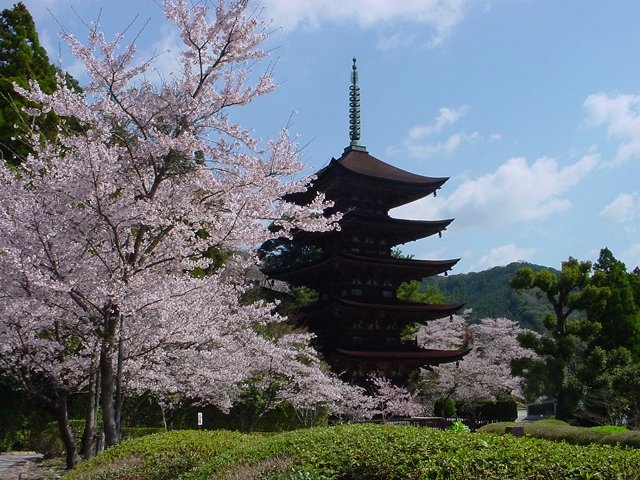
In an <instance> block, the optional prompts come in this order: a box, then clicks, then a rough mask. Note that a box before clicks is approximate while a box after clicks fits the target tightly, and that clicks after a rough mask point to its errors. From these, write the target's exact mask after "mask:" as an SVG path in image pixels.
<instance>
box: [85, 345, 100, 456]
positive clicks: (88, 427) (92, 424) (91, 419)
mask: <svg viewBox="0 0 640 480" xmlns="http://www.w3.org/2000/svg"><path fill="white" fill-rule="evenodd" d="M98 358H99V353H97V354H95V355H94V357H93V358H92V360H91V370H90V374H89V393H88V395H89V404H88V405H87V411H86V415H85V422H84V432H83V434H82V458H84V459H85V460H87V459H89V458H91V457H92V456H93V455H95V454H96V453H98V452H97V449H96V424H97V420H98V401H99V395H100V389H99V388H98V382H99V381H100V380H99V378H100V374H99V370H98Z"/></svg>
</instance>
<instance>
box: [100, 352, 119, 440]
mask: <svg viewBox="0 0 640 480" xmlns="http://www.w3.org/2000/svg"><path fill="white" fill-rule="evenodd" d="M111 352H112V348H111V345H110V344H109V341H108V340H106V341H105V342H104V344H103V345H102V349H101V351H100V406H101V407H102V423H103V427H104V439H105V444H106V446H107V447H111V446H113V445H116V444H117V443H118V442H119V441H120V435H119V434H118V427H117V425H116V406H115V400H114V394H115V381H114V380H115V379H114V371H113V359H112V355H111Z"/></svg>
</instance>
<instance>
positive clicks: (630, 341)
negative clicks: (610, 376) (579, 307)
mask: <svg viewBox="0 0 640 480" xmlns="http://www.w3.org/2000/svg"><path fill="white" fill-rule="evenodd" d="M593 269H594V273H593V279H592V284H593V285H596V286H598V287H602V288H606V289H608V295H607V298H606V300H605V301H604V303H603V304H602V305H599V306H597V307H598V308H592V309H590V310H589V311H588V315H589V318H590V319H591V320H592V321H594V322H598V323H599V324H600V325H601V326H602V328H601V330H600V332H599V334H598V335H597V336H596V338H595V339H594V340H593V342H592V343H593V346H594V347H595V346H600V347H602V348H603V349H604V350H614V349H616V348H618V347H624V348H626V349H627V350H629V352H631V355H632V357H633V359H634V360H640V305H639V304H638V303H637V301H638V299H639V297H640V288H639V287H640V283H639V282H637V281H636V279H634V274H632V273H628V272H627V270H626V267H625V265H624V263H622V262H621V261H619V260H616V258H615V257H614V256H613V254H612V253H611V251H610V250H609V249H608V248H603V249H602V250H601V251H600V257H599V258H598V261H597V262H596V263H595V264H594V266H593Z"/></svg>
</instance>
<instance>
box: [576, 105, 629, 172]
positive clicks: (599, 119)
mask: <svg viewBox="0 0 640 480" xmlns="http://www.w3.org/2000/svg"><path fill="white" fill-rule="evenodd" d="M584 107H585V108H586V110H587V113H588V115H589V117H588V120H587V121H588V123H590V124H591V125H594V126H606V128H607V134H608V135H609V136H610V137H612V138H614V139H617V140H620V141H621V142H622V143H621V144H620V145H619V147H618V151H617V153H616V155H615V157H614V158H613V160H612V162H611V163H612V164H619V163H623V162H626V161H628V160H630V159H633V158H639V157H640V95H624V94H619V95H615V96H612V97H610V96H608V95H606V94H604V93H598V94H595V95H590V96H589V97H588V98H587V99H586V100H585V102H584Z"/></svg>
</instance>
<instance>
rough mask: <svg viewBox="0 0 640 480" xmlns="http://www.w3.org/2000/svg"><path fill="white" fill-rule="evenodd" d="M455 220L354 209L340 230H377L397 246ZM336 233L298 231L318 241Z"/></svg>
mask: <svg viewBox="0 0 640 480" xmlns="http://www.w3.org/2000/svg"><path fill="white" fill-rule="evenodd" d="M453 220H454V219H453V218H447V219H444V220H410V219H405V218H394V217H370V216H368V215H361V214H359V213H357V211H356V210H352V211H350V212H347V213H345V214H344V215H343V217H342V219H341V220H340V231H341V232H345V231H354V232H358V233H362V232H365V231H372V232H375V234H376V236H378V237H383V238H386V239H387V240H388V244H389V245H390V246H396V245H401V244H403V243H407V242H412V241H414V240H420V239H421V238H426V237H430V236H431V235H435V234H437V233H440V232H442V231H444V230H446V229H447V227H448V226H449V225H450V224H451V222H453ZM336 233H337V232H336V231H335V230H328V231H326V232H307V231H305V230H300V231H299V232H297V233H296V237H297V238H301V239H304V238H313V239H314V240H316V241H318V240H319V239H328V238H332V237H333V236H335V235H336Z"/></svg>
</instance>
